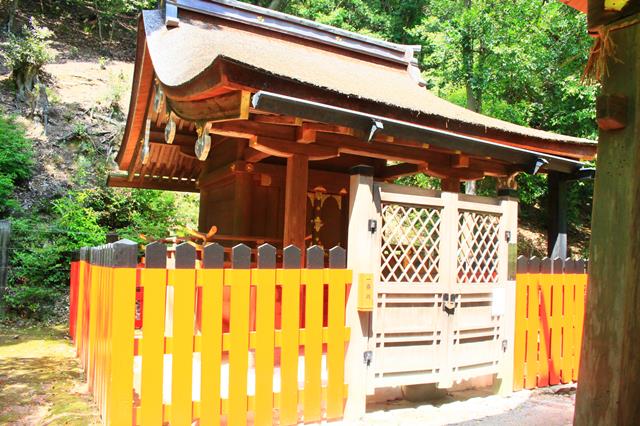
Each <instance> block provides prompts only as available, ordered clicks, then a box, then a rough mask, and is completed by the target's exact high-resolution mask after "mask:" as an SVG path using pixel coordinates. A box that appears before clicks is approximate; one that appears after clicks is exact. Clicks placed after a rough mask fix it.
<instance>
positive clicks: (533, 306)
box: [524, 274, 540, 389]
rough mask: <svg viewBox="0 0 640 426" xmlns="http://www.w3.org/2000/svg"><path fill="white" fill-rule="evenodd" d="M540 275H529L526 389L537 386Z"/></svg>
mask: <svg viewBox="0 0 640 426" xmlns="http://www.w3.org/2000/svg"><path fill="white" fill-rule="evenodd" d="M539 276H540V274H529V280H528V286H527V288H528V292H529V298H528V299H529V300H528V305H527V310H528V317H527V358H526V363H525V384H524V387H525V388H526V389H533V388H535V387H536V385H537V376H538V323H539V290H538V279H539Z"/></svg>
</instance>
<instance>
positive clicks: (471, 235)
mask: <svg viewBox="0 0 640 426" xmlns="http://www.w3.org/2000/svg"><path fill="white" fill-rule="evenodd" d="M499 231H500V216H498V215H493V214H487V213H478V212H469V211H461V212H459V213H458V249H457V256H456V257H457V272H458V282H460V283H495V282H497V281H498V267H499V253H498V251H499V248H500V233H499Z"/></svg>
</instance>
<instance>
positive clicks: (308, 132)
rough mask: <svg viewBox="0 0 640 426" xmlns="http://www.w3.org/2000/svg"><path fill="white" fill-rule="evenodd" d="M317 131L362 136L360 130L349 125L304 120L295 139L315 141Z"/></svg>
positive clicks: (303, 141) (307, 141) (305, 141)
mask: <svg viewBox="0 0 640 426" xmlns="http://www.w3.org/2000/svg"><path fill="white" fill-rule="evenodd" d="M318 132H323V133H337V134H340V135H347V136H354V137H357V138H360V139H361V138H362V137H363V135H362V133H361V132H358V131H357V130H355V129H352V128H350V127H345V126H336V125H332V124H323V123H309V122H305V123H302V126H301V127H300V128H299V129H298V135H297V140H298V142H299V143H313V142H315V141H316V135H317V134H318Z"/></svg>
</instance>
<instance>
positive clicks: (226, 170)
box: [198, 161, 254, 188]
mask: <svg viewBox="0 0 640 426" xmlns="http://www.w3.org/2000/svg"><path fill="white" fill-rule="evenodd" d="M253 167H254V166H253V164H250V163H246V162H244V161H233V162H231V163H228V164H225V165H224V166H222V167H219V168H217V169H215V170H212V171H209V172H206V173H202V174H201V175H200V178H199V179H198V182H199V184H200V187H201V188H206V187H209V186H211V185H214V184H216V183H218V182H220V181H222V180H224V179H228V178H230V177H231V176H233V175H234V174H236V173H243V172H249V173H250V172H253V170H254V168H253Z"/></svg>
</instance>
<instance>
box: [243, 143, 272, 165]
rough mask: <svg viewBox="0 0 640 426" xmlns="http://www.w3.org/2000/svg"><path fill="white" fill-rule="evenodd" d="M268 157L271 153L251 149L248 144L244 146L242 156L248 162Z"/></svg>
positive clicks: (255, 161) (256, 161)
mask: <svg viewBox="0 0 640 426" xmlns="http://www.w3.org/2000/svg"><path fill="white" fill-rule="evenodd" d="M268 157H271V154H267V153H266V152H262V151H258V150H257V149H253V148H251V147H249V146H248V147H247V148H245V150H244V154H243V155H242V158H244V160H245V161H248V162H249V163H258V162H260V161H262V160H264V159H265V158H268Z"/></svg>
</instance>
